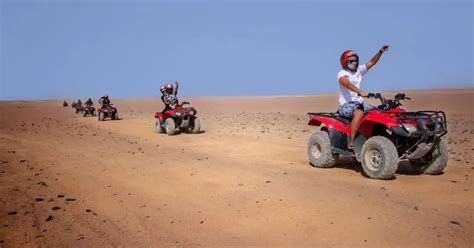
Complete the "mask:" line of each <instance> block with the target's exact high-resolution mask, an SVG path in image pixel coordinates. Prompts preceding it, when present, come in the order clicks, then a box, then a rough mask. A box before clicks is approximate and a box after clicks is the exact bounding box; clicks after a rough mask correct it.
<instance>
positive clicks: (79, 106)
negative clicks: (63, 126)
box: [75, 104, 84, 114]
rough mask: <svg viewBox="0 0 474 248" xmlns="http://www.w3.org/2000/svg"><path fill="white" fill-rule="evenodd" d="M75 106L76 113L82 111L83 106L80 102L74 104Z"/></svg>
mask: <svg viewBox="0 0 474 248" xmlns="http://www.w3.org/2000/svg"><path fill="white" fill-rule="evenodd" d="M75 108H76V114H77V113H83V112H84V106H82V105H81V104H76V106H75Z"/></svg>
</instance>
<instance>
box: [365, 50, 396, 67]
mask: <svg viewBox="0 0 474 248" xmlns="http://www.w3.org/2000/svg"><path fill="white" fill-rule="evenodd" d="M389 47H390V46H389V45H384V46H383V47H382V48H380V50H379V51H378V52H377V53H376V54H375V55H374V57H372V59H370V60H369V62H367V63H365V66H367V70H369V69H370V68H372V67H373V66H374V65H375V64H377V62H378V61H379V59H380V57H381V56H382V54H383V53H384V52H386V51H387V50H388V48H389Z"/></svg>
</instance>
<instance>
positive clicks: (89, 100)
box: [86, 98, 94, 107]
mask: <svg viewBox="0 0 474 248" xmlns="http://www.w3.org/2000/svg"><path fill="white" fill-rule="evenodd" d="M93 105H94V102H92V99H90V98H89V99H87V101H86V106H87V107H90V106H93Z"/></svg>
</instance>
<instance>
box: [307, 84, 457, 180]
mask: <svg viewBox="0 0 474 248" xmlns="http://www.w3.org/2000/svg"><path fill="white" fill-rule="evenodd" d="M368 97H369V98H378V99H380V101H381V103H382V104H381V105H380V106H378V107H377V108H375V109H372V110H369V111H368V112H367V113H366V114H365V115H364V117H363V118H362V120H361V121H360V124H359V128H358V130H357V134H356V137H355V140H354V147H353V149H349V148H348V143H349V139H350V125H351V120H350V119H347V118H344V117H342V116H340V115H339V114H337V113H308V115H309V116H310V120H309V123H308V125H312V126H320V127H321V128H320V131H317V132H315V133H314V134H312V135H311V137H310V139H309V141H308V147H307V153H308V157H309V160H310V163H311V164H312V165H313V166H315V167H320V168H329V167H333V166H334V165H335V164H336V162H337V160H338V158H339V156H340V155H343V156H347V155H349V156H353V157H355V159H356V160H357V161H359V162H361V164H362V168H363V171H364V173H365V174H366V175H367V176H368V177H370V178H374V179H390V178H393V177H394V175H395V172H396V171H397V169H398V163H399V161H400V160H401V159H408V160H409V161H410V164H411V166H412V167H413V169H414V170H415V171H417V172H418V173H420V174H431V175H436V174H441V173H442V172H443V170H444V168H445V167H446V165H447V162H448V149H447V147H446V145H445V144H444V143H443V141H442V140H441V137H443V136H444V135H445V134H446V133H447V124H446V115H445V113H444V112H443V111H417V112H407V111H405V109H403V108H401V105H402V104H401V103H400V101H402V100H405V99H407V100H409V99H410V98H408V97H406V95H405V94H403V93H398V94H396V96H395V99H385V98H383V97H382V95H381V94H380V93H369V94H368Z"/></svg>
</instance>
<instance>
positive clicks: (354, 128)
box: [349, 109, 364, 147]
mask: <svg viewBox="0 0 474 248" xmlns="http://www.w3.org/2000/svg"><path fill="white" fill-rule="evenodd" d="M362 117H364V111H362V110H360V109H355V110H354V117H352V122H351V140H350V141H349V146H350V147H352V146H353V145H354V138H355V136H356V131H357V125H359V122H360V120H361V119H362Z"/></svg>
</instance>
